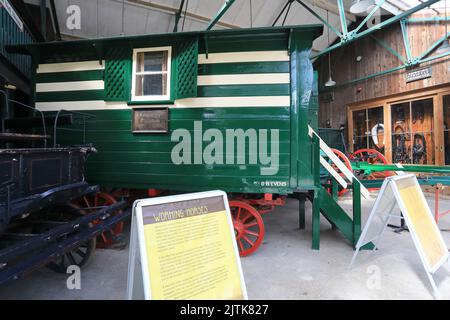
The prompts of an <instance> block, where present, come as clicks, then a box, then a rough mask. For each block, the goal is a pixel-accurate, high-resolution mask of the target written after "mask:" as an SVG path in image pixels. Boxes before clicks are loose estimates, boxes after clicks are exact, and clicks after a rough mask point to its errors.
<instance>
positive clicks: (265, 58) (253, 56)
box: [198, 50, 289, 64]
mask: <svg viewBox="0 0 450 320" xmlns="http://www.w3.org/2000/svg"><path fill="white" fill-rule="evenodd" d="M269 61H289V55H288V52H287V51H286V50H282V51H245V52H221V53H209V54H208V59H206V54H199V55H198V63H199V64H208V63H230V62H269Z"/></svg>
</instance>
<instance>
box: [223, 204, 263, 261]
mask: <svg viewBox="0 0 450 320" xmlns="http://www.w3.org/2000/svg"><path fill="white" fill-rule="evenodd" d="M229 204H230V211H231V217H232V219H233V227H234V232H235V235H236V242H237V245H238V249H239V255H240V256H241V257H245V256H248V255H250V254H252V253H253V252H255V251H256V250H257V249H258V247H259V246H260V245H261V243H262V241H263V239H264V221H263V219H262V217H261V215H260V214H259V212H258V210H256V209H255V208H254V207H252V206H251V205H249V204H247V203H245V202H242V201H230V203H229Z"/></svg>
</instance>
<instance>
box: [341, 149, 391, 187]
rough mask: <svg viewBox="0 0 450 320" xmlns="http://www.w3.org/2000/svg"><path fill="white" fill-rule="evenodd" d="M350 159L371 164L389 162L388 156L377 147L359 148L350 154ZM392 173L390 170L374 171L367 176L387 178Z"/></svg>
mask: <svg viewBox="0 0 450 320" xmlns="http://www.w3.org/2000/svg"><path fill="white" fill-rule="evenodd" d="M350 160H352V161H359V162H367V163H369V164H388V161H387V159H386V157H385V156H384V155H383V154H382V153H381V152H379V151H377V150H375V149H359V150H357V151H355V152H354V153H353V154H352V155H350ZM390 175H392V173H391V172H389V171H381V172H372V173H371V174H369V175H368V176H367V177H366V179H369V180H375V179H385V178H386V177H389V176H390Z"/></svg>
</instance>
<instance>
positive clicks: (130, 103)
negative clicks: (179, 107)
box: [127, 100, 174, 106]
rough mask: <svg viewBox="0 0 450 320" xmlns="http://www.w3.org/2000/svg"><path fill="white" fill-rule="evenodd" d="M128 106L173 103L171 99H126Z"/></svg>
mask: <svg viewBox="0 0 450 320" xmlns="http://www.w3.org/2000/svg"><path fill="white" fill-rule="evenodd" d="M127 104H128V105H129V106H144V105H145V106H146V105H161V104H174V101H173V100H149V101H128V102H127Z"/></svg>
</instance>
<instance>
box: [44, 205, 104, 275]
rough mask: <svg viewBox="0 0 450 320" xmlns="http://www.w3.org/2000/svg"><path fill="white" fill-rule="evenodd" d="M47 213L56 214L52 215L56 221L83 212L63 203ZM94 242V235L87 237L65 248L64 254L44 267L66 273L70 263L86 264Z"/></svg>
mask: <svg viewBox="0 0 450 320" xmlns="http://www.w3.org/2000/svg"><path fill="white" fill-rule="evenodd" d="M49 214H50V215H52V216H54V215H55V214H57V215H56V216H55V217H54V219H55V220H57V221H70V220H73V219H75V218H78V217H80V216H82V215H83V212H82V210H80V209H79V208H77V207H76V206H73V205H65V206H58V207H55V208H53V209H52V211H51V212H50V213H49ZM96 242H97V241H96V239H95V237H94V238H92V239H89V240H88V241H85V242H83V243H81V244H80V245H78V246H76V247H74V248H71V249H69V250H67V251H66V252H64V254H62V255H61V256H59V257H58V258H56V259H55V260H54V261H52V262H50V263H49V264H47V266H46V267H47V268H49V269H50V270H52V271H55V272H58V273H66V272H67V268H68V267H69V266H71V265H76V266H78V267H80V268H82V267H84V266H86V264H87V263H88V261H89V260H90V258H91V257H92V254H93V253H94V251H95V247H96Z"/></svg>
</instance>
